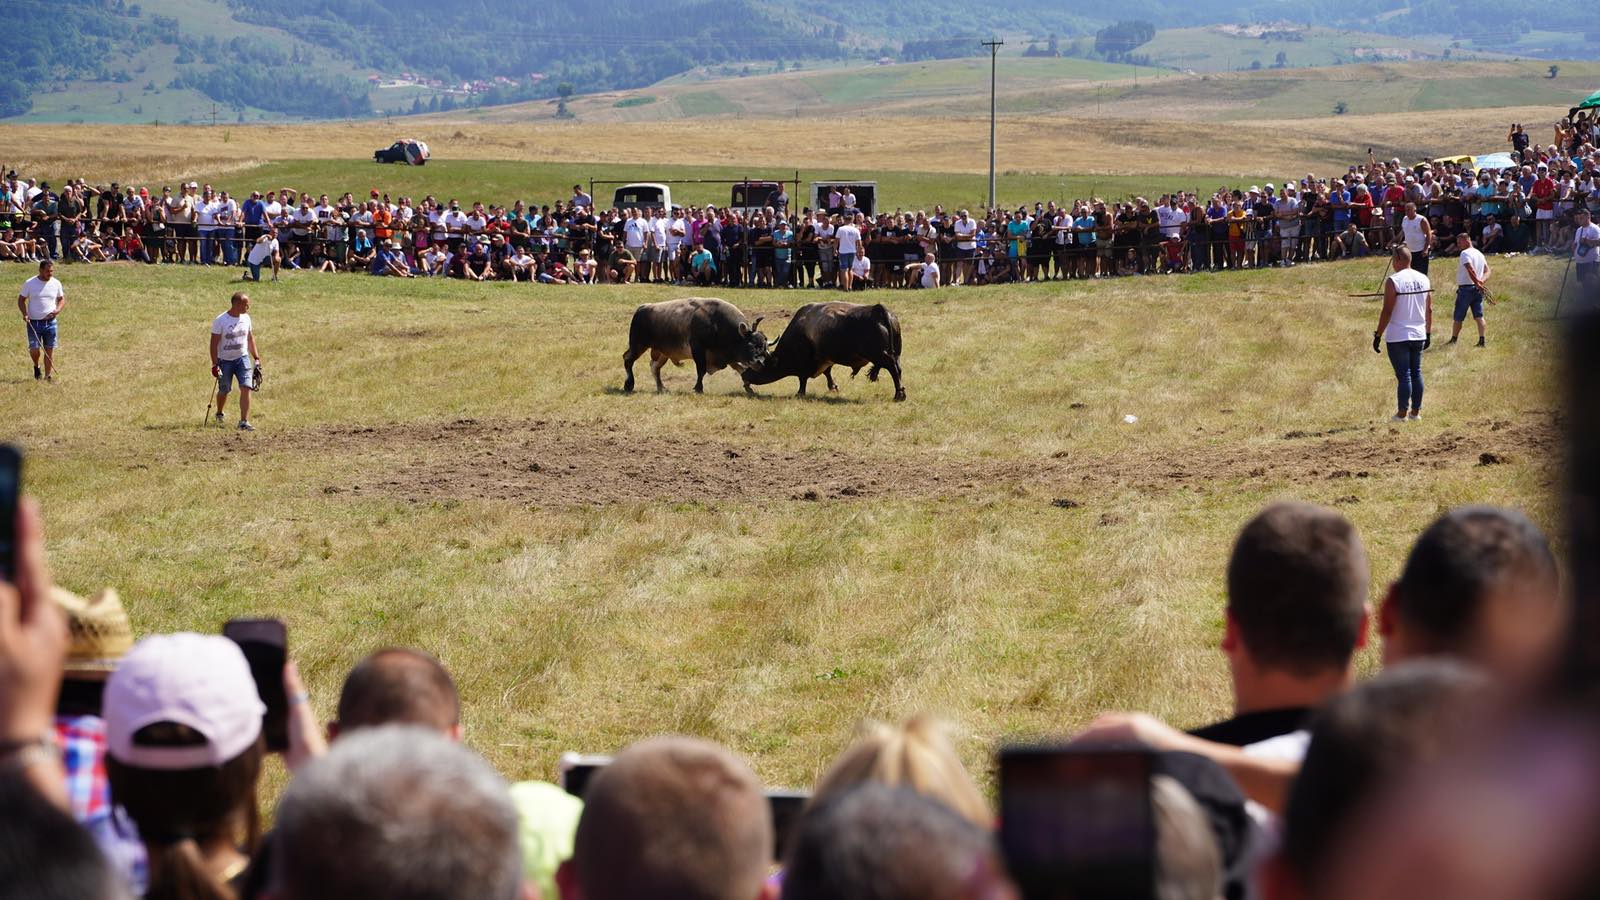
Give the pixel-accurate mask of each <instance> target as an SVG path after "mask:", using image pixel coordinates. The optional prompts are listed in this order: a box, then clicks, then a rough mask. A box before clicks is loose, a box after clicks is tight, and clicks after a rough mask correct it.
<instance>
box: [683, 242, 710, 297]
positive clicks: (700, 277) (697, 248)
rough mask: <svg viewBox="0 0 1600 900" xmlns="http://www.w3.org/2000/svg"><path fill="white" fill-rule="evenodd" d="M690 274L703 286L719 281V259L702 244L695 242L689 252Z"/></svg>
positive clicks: (696, 282) (695, 281)
mask: <svg viewBox="0 0 1600 900" xmlns="http://www.w3.org/2000/svg"><path fill="white" fill-rule="evenodd" d="M689 275H690V277H692V278H693V279H694V283H695V284H698V285H700V286H702V287H705V286H709V285H713V284H716V283H717V259H716V257H715V256H713V255H712V254H711V251H710V250H707V249H706V248H705V246H704V245H702V244H695V245H694V252H693V253H691V254H689Z"/></svg>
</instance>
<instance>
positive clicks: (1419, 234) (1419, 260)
mask: <svg viewBox="0 0 1600 900" xmlns="http://www.w3.org/2000/svg"><path fill="white" fill-rule="evenodd" d="M1400 235H1401V238H1402V240H1403V241H1404V242H1405V248H1406V250H1408V251H1410V253H1411V267H1412V268H1413V269H1414V270H1416V271H1417V272H1420V273H1421V274H1423V275H1427V274H1428V254H1429V253H1431V252H1433V225H1432V224H1430V223H1429V222H1428V219H1427V217H1426V216H1422V215H1419V214H1418V213H1417V204H1416V201H1414V200H1408V201H1406V205H1405V215H1403V216H1401V217H1400Z"/></svg>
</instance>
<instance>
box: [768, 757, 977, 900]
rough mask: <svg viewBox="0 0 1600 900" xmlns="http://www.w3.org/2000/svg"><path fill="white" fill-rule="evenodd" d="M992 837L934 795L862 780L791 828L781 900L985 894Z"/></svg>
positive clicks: (941, 898)
mask: <svg viewBox="0 0 1600 900" xmlns="http://www.w3.org/2000/svg"><path fill="white" fill-rule="evenodd" d="M998 868H999V866H998V864H997V862H996V854H995V849H994V845H993V841H992V838H991V836H990V835H989V833H988V832H987V831H985V830H984V829H982V828H980V827H978V826H977V825H975V824H973V823H972V822H970V821H968V820H967V819H966V818H965V817H964V816H962V815H960V814H958V813H957V812H956V811H955V810H953V809H951V808H950V807H948V806H945V805H944V804H943V803H940V802H939V801H938V800H935V799H933V798H932V797H929V796H927V795H925V794H922V793H919V792H917V791H913V790H911V789H909V788H906V787H890V786H888V785H885V784H880V783H874V782H870V781H869V782H864V783H861V784H858V785H856V786H855V787H852V788H850V789H848V790H845V791H842V792H839V793H835V794H833V795H831V796H829V797H826V798H823V799H822V800H820V802H818V803H816V804H815V805H813V806H812V807H811V809H809V810H808V811H807V812H806V814H805V817H804V818H803V819H802V820H801V822H800V825H799V827H798V829H797V830H796V833H795V836H794V839H793V847H792V848H791V850H790V852H789V858H788V860H787V865H786V868H785V871H784V878H783V897H784V900H958V898H966V897H976V896H985V895H986V894H984V893H982V892H981V891H980V890H979V888H980V885H981V882H982V881H984V880H985V879H984V878H983V876H984V875H985V874H990V875H991V877H994V876H992V873H994V872H995V871H996V870H997V869H998Z"/></svg>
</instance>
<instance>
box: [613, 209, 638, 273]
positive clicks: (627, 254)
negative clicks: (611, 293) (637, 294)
mask: <svg viewBox="0 0 1600 900" xmlns="http://www.w3.org/2000/svg"><path fill="white" fill-rule="evenodd" d="M628 221H630V222H637V221H639V220H638V219H629V220H628ZM638 266H639V260H638V258H637V257H635V256H634V254H633V251H632V250H630V249H628V248H627V247H625V246H622V245H620V244H619V245H618V246H617V247H616V248H615V249H613V250H612V251H611V256H610V258H609V259H607V260H606V280H607V281H609V282H610V283H612V284H627V283H629V282H630V281H633V274H634V270H635V269H637V268H638Z"/></svg>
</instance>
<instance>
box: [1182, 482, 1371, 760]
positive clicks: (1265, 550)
mask: <svg viewBox="0 0 1600 900" xmlns="http://www.w3.org/2000/svg"><path fill="white" fill-rule="evenodd" d="M1368 578H1369V573H1368V569H1367V556H1366V552H1365V550H1364V549H1363V547H1362V545H1361V539H1360V538H1359V537H1358V536H1357V535H1356V530H1355V528H1354V526H1352V525H1351V524H1350V522H1349V521H1348V520H1347V519H1345V517H1344V516H1341V515H1340V514H1338V513H1337V512H1334V511H1333V510H1331V509H1324V508H1321V507H1317V506H1312V505H1311V504H1308V503H1298V502H1282V503H1274V504H1272V505H1271V506H1268V507H1267V508H1266V509H1264V510H1262V511H1261V513H1259V514H1258V515H1257V516H1256V517H1255V518H1254V519H1251V520H1250V521H1249V522H1248V523H1247V524H1246V525H1245V526H1244V528H1243V529H1241V530H1240V532H1239V536H1238V538H1237V539H1235V541H1234V544H1233V553H1232V555H1231V556H1230V557H1229V559H1228V570H1227V594H1228V599H1227V606H1226V609H1225V610H1224V613H1223V623H1224V624H1223V635H1222V644H1221V647H1222V652H1223V653H1224V654H1226V655H1227V657H1228V670H1229V673H1230V674H1231V676H1232V681H1233V716H1232V717H1231V718H1229V719H1227V720H1224V721H1221V722H1217V723H1215V724H1213V725H1208V726H1206V727H1204V728H1199V729H1196V730H1194V731H1191V732H1190V733H1191V734H1193V735H1195V736H1196V737H1201V738H1205V739H1206V740H1209V741H1216V742H1218V743H1222V744H1229V745H1232V746H1235V747H1243V748H1246V752H1250V751H1251V748H1256V749H1257V751H1258V752H1264V753H1278V754H1287V755H1288V756H1290V757H1292V758H1299V756H1300V754H1301V753H1302V752H1303V751H1304V749H1305V737H1306V735H1305V728H1306V725H1307V722H1308V720H1309V719H1310V716H1311V714H1312V712H1313V711H1314V710H1315V709H1316V708H1317V707H1318V706H1321V705H1322V703H1323V702H1324V701H1325V700H1327V699H1328V698H1329V697H1331V696H1333V695H1335V694H1337V693H1339V692H1340V691H1343V690H1345V689H1347V688H1348V687H1349V686H1350V685H1351V684H1352V683H1353V681H1354V679H1355V666H1354V660H1355V652H1356V651H1357V650H1358V649H1360V648H1361V647H1363V646H1365V644H1366V636H1367V622H1368V609H1367V583H1368ZM1286 736H1288V737H1289V741H1288V742H1287V743H1284V742H1278V743H1277V744H1276V745H1275V746H1274V745H1269V744H1268V742H1274V741H1277V739H1281V738H1285V737H1286Z"/></svg>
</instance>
